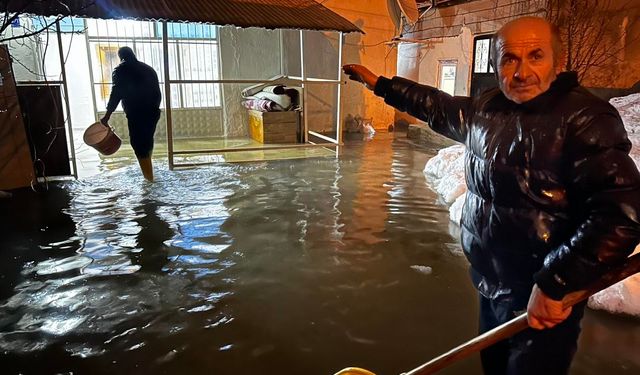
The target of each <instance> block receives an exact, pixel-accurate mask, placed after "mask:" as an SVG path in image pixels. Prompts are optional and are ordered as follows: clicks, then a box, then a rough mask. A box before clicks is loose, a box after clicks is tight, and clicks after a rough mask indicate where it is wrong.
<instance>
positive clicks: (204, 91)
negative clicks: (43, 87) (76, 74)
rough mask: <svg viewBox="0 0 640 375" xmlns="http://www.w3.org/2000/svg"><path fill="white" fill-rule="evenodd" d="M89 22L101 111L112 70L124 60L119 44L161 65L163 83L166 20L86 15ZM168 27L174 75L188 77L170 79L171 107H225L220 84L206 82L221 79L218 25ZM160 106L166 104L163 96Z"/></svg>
mask: <svg viewBox="0 0 640 375" xmlns="http://www.w3.org/2000/svg"><path fill="white" fill-rule="evenodd" d="M86 23H87V44H88V47H89V54H90V55H91V65H92V73H93V85H94V87H95V90H94V91H95V95H96V103H97V106H98V108H97V109H98V111H104V110H105V109H106V104H107V102H108V100H109V95H110V93H111V85H112V79H111V73H112V72H113V69H114V68H115V67H116V66H117V65H118V64H119V63H120V60H119V58H118V55H117V52H118V49H119V48H120V47H123V46H129V47H131V48H132V49H133V50H134V51H135V53H136V55H137V57H138V59H139V60H140V61H142V62H144V63H146V64H148V65H150V66H151V67H153V68H154V69H155V70H156V72H157V73H158V78H159V80H160V84H161V86H164V82H165V77H164V57H163V52H162V51H163V50H162V24H160V23H158V22H145V21H129V20H117V21H116V20H86ZM167 28H168V42H169V75H170V79H171V80H178V81H188V83H176V84H171V107H172V108H215V107H220V106H221V95H220V84H218V83H211V82H206V81H211V80H217V79H219V78H220V69H219V63H218V61H219V57H218V55H219V53H218V48H219V47H218V40H217V29H216V26H214V25H203V24H184V23H169V24H168V25H167ZM199 81H205V82H199ZM162 91H164V89H163V88H162ZM161 105H162V106H164V100H163V103H162V104H161Z"/></svg>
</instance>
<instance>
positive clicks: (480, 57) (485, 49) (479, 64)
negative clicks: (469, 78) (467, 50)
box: [473, 35, 493, 73]
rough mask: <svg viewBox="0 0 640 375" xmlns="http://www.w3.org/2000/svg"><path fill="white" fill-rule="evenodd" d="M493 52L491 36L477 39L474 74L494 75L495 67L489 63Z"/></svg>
mask: <svg viewBox="0 0 640 375" xmlns="http://www.w3.org/2000/svg"><path fill="white" fill-rule="evenodd" d="M490 51H491V35H484V36H480V37H476V38H475V43H474V54H473V72H474V73H493V67H492V66H491V64H490V63H489V58H490Z"/></svg>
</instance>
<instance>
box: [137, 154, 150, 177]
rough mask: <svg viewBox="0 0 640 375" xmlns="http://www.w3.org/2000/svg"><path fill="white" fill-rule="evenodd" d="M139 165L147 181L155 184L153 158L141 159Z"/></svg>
mask: <svg viewBox="0 0 640 375" xmlns="http://www.w3.org/2000/svg"><path fill="white" fill-rule="evenodd" d="M138 164H140V169H141V170H142V175H143V176H144V178H145V179H146V180H147V181H150V182H153V165H152V164H151V157H148V158H139V159H138Z"/></svg>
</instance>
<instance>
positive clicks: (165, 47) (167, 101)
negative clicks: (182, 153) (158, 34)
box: [162, 21, 173, 170]
mask: <svg viewBox="0 0 640 375" xmlns="http://www.w3.org/2000/svg"><path fill="white" fill-rule="evenodd" d="M162 52H163V54H164V107H165V110H164V118H165V121H166V125H167V156H168V158H169V170H173V123H172V122H171V77H170V75H169V29H168V27H167V21H162Z"/></svg>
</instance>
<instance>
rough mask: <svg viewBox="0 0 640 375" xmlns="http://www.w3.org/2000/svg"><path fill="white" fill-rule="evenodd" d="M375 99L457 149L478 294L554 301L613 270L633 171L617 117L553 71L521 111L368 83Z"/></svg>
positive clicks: (631, 225) (485, 99)
mask: <svg viewBox="0 0 640 375" xmlns="http://www.w3.org/2000/svg"><path fill="white" fill-rule="evenodd" d="M375 93H376V94H377V95H379V96H382V97H384V100H385V102H386V103H387V104H390V105H392V106H394V107H396V108H397V109H399V110H401V111H406V112H408V113H409V114H411V115H413V116H415V117H418V118H420V119H422V120H424V121H426V122H428V124H429V125H430V126H431V128H432V129H433V130H435V131H437V132H438V133H441V134H443V135H445V136H447V137H449V138H452V139H454V140H456V141H459V142H462V143H464V144H465V145H466V146H467V147H466V155H465V158H466V163H465V165H466V171H465V174H466V182H467V187H468V192H467V195H466V200H465V204H464V208H463V211H462V220H461V226H462V247H463V249H464V251H465V254H466V256H467V258H468V259H469V261H470V263H471V267H472V275H474V281H475V282H476V286H477V287H478V289H479V290H480V292H481V293H482V294H483V295H485V296H486V297H489V298H493V297H495V296H497V295H499V294H503V293H510V292H516V291H521V292H529V291H530V290H531V287H532V286H533V284H534V283H537V284H538V286H539V287H540V288H541V289H542V290H543V291H544V292H545V293H546V294H547V295H549V296H550V297H552V298H554V299H561V298H562V297H563V296H564V295H565V294H566V293H568V292H570V291H573V290H578V289H581V288H583V287H585V286H586V284H588V283H590V282H591V281H593V280H595V279H597V278H598V277H599V276H600V275H601V274H602V273H604V272H605V271H606V270H607V269H608V268H609V267H611V266H613V265H617V264H620V263H621V262H623V261H624V258H626V257H627V256H628V255H629V254H630V253H631V252H632V251H633V249H634V247H635V246H636V244H638V242H639V241H640V223H639V217H638V215H639V212H640V175H639V174H638V170H637V168H636V166H635V164H634V163H633V161H632V160H631V158H630V157H629V156H628V154H629V150H630V149H631V143H630V142H629V139H628V138H627V133H626V131H625V129H624V126H623V124H622V121H621V119H620V115H619V114H618V112H617V111H616V110H615V108H613V107H612V106H611V105H609V104H608V103H607V102H605V101H603V100H601V99H598V98H597V97H595V96H593V95H591V94H590V93H589V92H588V91H587V90H585V89H584V88H583V87H581V86H579V85H578V82H577V78H576V74H575V73H561V74H560V75H559V76H558V78H557V79H556V80H555V81H554V82H553V83H552V85H551V87H550V88H549V90H547V91H546V92H544V93H543V94H541V95H539V96H537V97H535V98H534V99H532V100H530V101H528V102H525V103H523V104H516V103H514V102H512V101H510V100H508V99H507V98H506V97H505V96H504V95H503V94H502V92H501V91H500V90H498V89H494V90H490V91H488V92H486V93H484V94H483V95H481V96H479V97H477V98H468V97H452V96H450V95H448V94H446V93H444V92H442V91H439V90H437V89H435V88H432V87H429V86H424V85H419V84H417V83H415V82H412V81H409V80H406V79H403V78H400V77H394V78H393V79H391V80H389V79H387V78H384V77H380V79H379V80H378V83H377V85H376V87H375Z"/></svg>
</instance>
